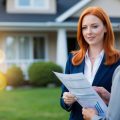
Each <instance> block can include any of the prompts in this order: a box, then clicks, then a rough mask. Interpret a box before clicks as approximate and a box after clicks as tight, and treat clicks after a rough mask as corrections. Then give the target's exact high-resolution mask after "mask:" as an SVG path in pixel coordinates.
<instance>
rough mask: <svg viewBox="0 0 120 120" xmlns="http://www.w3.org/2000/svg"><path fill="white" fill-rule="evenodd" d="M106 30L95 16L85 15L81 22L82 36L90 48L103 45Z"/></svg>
mask: <svg viewBox="0 0 120 120" xmlns="http://www.w3.org/2000/svg"><path fill="white" fill-rule="evenodd" d="M105 32H106V28H105V26H104V25H103V22H102V21H101V20H100V19H99V18H98V17H97V16H95V15H91V14H89V15H86V16H85V17H84V18H83V21H82V34H83V37H84V39H85V41H86V42H87V43H88V44H89V45H90V46H98V45H103V39H104V33H105Z"/></svg>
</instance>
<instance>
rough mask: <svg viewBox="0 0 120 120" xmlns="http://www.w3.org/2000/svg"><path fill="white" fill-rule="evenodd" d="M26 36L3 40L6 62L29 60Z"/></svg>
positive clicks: (28, 44) (10, 37)
mask: <svg viewBox="0 0 120 120" xmlns="http://www.w3.org/2000/svg"><path fill="white" fill-rule="evenodd" d="M29 39H30V38H29V37H26V36H22V37H21V36H9V37H7V38H6V40H5V52H6V58H7V59H8V60H14V59H29V58H30V54H29V51H30V41H29Z"/></svg>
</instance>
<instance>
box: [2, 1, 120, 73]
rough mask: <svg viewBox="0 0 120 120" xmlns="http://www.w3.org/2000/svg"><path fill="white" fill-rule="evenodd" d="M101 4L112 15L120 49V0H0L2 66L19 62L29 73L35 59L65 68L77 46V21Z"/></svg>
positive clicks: (5, 66)
mask: <svg viewBox="0 0 120 120" xmlns="http://www.w3.org/2000/svg"><path fill="white" fill-rule="evenodd" d="M88 6H101V7H102V8H103V9H105V10H106V11H107V13H108V14H109V16H110V19H111V22H112V25H113V29H114V32H115V37H116V47H117V48H118V49H120V12H119V11H120V7H119V6H120V1H119V0H105V1H103V0H0V69H1V70H2V71H3V72H5V71H6V70H7V68H8V67H10V66H11V65H13V64H16V65H18V66H20V67H21V68H22V70H23V71H24V73H25V74H26V75H27V69H28V67H29V65H30V64H31V63H33V62H36V61H53V62H55V63H57V64H59V65H61V66H62V67H63V68H64V67H65V62H66V60H67V56H68V53H69V52H70V51H71V50H75V49H76V48H77V43H76V32H77V22H78V18H79V16H80V14H81V12H82V10H83V9H84V8H86V7H88Z"/></svg>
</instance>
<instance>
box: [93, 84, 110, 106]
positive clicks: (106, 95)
mask: <svg viewBox="0 0 120 120" xmlns="http://www.w3.org/2000/svg"><path fill="white" fill-rule="evenodd" d="M93 88H94V89H95V91H96V92H97V93H98V94H99V95H100V97H101V98H102V99H103V101H104V102H105V103H106V104H108V103H109V100H110V93H109V92H108V91H107V90H106V89H105V88H104V87H96V86H94V87H93Z"/></svg>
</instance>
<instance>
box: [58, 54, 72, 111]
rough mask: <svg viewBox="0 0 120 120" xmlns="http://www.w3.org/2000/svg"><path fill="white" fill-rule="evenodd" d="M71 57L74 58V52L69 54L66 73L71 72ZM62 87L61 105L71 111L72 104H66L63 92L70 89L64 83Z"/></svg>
mask: <svg viewBox="0 0 120 120" xmlns="http://www.w3.org/2000/svg"><path fill="white" fill-rule="evenodd" d="M71 59H72V54H69V56H68V60H67V63H66V68H65V74H70V66H71ZM61 89H62V93H61V97H60V105H61V107H62V108H63V109H65V110H66V111H71V108H72V105H67V104H65V102H64V100H63V98H62V97H63V93H64V92H68V89H67V88H66V87H65V86H64V85H63V84H62V86H61Z"/></svg>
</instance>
